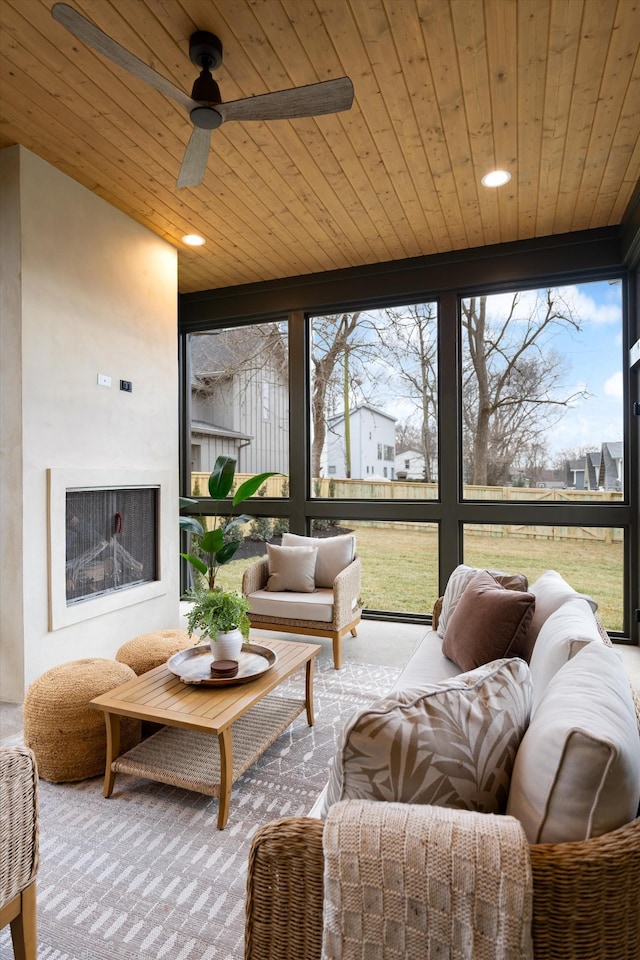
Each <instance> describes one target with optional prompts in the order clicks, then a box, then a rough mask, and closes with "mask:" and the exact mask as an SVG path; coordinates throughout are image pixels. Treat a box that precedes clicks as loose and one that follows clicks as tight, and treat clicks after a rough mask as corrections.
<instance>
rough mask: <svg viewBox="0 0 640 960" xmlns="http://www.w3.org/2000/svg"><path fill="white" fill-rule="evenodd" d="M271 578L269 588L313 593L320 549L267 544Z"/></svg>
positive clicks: (268, 583) (268, 582) (268, 581)
mask: <svg viewBox="0 0 640 960" xmlns="http://www.w3.org/2000/svg"><path fill="white" fill-rule="evenodd" d="M267 555H268V557H269V579H268V580H267V590H273V591H281V590H293V591H294V593H313V591H314V590H315V588H316V584H315V572H316V559H317V556H318V551H317V550H316V549H315V547H277V546H276V545H275V544H273V543H268V544H267Z"/></svg>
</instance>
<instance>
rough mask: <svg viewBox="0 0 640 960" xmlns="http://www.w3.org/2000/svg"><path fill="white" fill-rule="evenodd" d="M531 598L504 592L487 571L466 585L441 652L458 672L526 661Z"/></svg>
mask: <svg viewBox="0 0 640 960" xmlns="http://www.w3.org/2000/svg"><path fill="white" fill-rule="evenodd" d="M534 604H535V600H534V598H533V595H532V594H530V593H525V592H524V591H522V590H506V589H505V587H503V586H502V585H501V584H500V583H498V581H497V580H496V579H495V577H492V576H491V574H490V573H489V572H488V571H487V570H481V571H479V572H478V573H476V574H475V576H473V577H472V578H471V580H470V581H469V582H468V584H467V586H466V587H465V590H464V592H463V594H462V596H461V597H460V600H459V601H458V603H457V604H456V607H455V609H454V611H453V613H452V614H451V616H450V617H449V622H448V623H447V628H446V630H445V634H444V640H443V641H442V652H443V653H444V655H445V656H447V657H449V659H450V660H453V661H454V663H457V664H458V666H459V667H460V669H461V670H473V669H474V668H475V667H480V666H482V664H483V663H490V662H491V661H492V660H498V659H499V658H500V657H522V659H523V660H527V661H528V660H529V657H530V656H531V650H530V648H529V646H528V645H527V642H526V641H527V634H528V630H529V623H530V622H531V617H532V616H533V607H534Z"/></svg>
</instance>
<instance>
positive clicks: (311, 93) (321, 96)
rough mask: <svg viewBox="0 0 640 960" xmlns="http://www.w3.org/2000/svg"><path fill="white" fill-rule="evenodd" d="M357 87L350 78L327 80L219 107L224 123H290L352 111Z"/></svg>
mask: <svg viewBox="0 0 640 960" xmlns="http://www.w3.org/2000/svg"><path fill="white" fill-rule="evenodd" d="M352 103H353V84H352V82H351V80H350V79H349V77H340V78H339V79H338V80H323V81H321V82H320V83H311V84H309V86H306V87H294V88H293V89H292V90H277V91H275V93H262V94H260V95H259V96H257V97H246V98H245V99H244V100H232V101H231V102H230V103H219V104H216V110H217V112H218V113H219V114H220V116H221V117H222V119H223V120H290V119H294V118H295V117H317V116H320V115H321V114H325V113H340V112H341V111H342V110H349V108H350V107H351V105H352Z"/></svg>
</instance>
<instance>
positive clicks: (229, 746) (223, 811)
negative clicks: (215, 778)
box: [218, 727, 233, 830]
mask: <svg viewBox="0 0 640 960" xmlns="http://www.w3.org/2000/svg"><path fill="white" fill-rule="evenodd" d="M218 744H219V747H220V804H219V806H218V830H224V828H225V826H226V823H227V819H228V817H229V805H230V803H231V787H232V785H233V784H232V780H233V741H232V739H231V728H230V727H227V728H226V730H222V731H221V732H220V733H219V734H218Z"/></svg>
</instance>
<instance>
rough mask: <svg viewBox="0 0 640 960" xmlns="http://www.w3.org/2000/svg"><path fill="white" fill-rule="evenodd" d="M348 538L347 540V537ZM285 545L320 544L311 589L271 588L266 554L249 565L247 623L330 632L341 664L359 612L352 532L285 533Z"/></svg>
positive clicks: (285, 630)
mask: <svg viewBox="0 0 640 960" xmlns="http://www.w3.org/2000/svg"><path fill="white" fill-rule="evenodd" d="M346 541H349V542H348V543H347V542H346ZM282 544H283V546H285V547H286V546H290V547H301V546H305V545H306V546H309V545H312V546H313V547H314V548H317V550H318V560H317V567H316V575H315V585H314V589H313V590H311V591H305V592H300V591H296V590H286V589H285V590H282V589H279V590H275V591H274V590H273V589H271V590H269V589H267V584H268V581H269V577H270V573H271V570H270V567H269V558H268V557H266V558H264V559H262V560H259V561H258V562H257V563H254V564H252V565H251V566H250V567H247V569H246V570H245V573H244V577H243V580H242V592H243V593H244V594H245V596H246V597H247V598H248V600H249V619H250V620H251V624H252V625H253V626H255V627H259V628H260V629H261V630H276V631H278V632H281V633H297V634H302V635H303V636H312V637H330V638H331V640H332V642H333V664H334V667H335V668H336V670H339V669H340V667H341V666H342V638H343V637H344V636H345V634H347V633H351V635H352V636H354V637H355V636H356V635H357V630H356V628H357V626H358V624H359V622H360V618H361V615H362V607H361V606H360V601H359V596H360V579H361V562H360V557H358V555H357V554H356V553H355V537H351V536H348V537H347V536H340V537H331V538H327V539H320V538H315V537H297V536H295V535H294V534H285V535H284V536H283V538H282Z"/></svg>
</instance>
